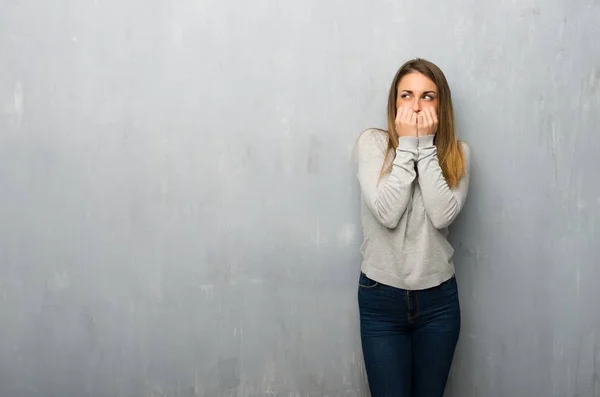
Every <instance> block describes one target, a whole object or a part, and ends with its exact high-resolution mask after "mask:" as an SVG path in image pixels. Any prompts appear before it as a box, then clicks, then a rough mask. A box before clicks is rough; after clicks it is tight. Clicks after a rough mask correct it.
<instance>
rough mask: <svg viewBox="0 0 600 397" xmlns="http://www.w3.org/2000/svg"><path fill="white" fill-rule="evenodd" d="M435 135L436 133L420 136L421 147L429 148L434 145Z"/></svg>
mask: <svg viewBox="0 0 600 397" xmlns="http://www.w3.org/2000/svg"><path fill="white" fill-rule="evenodd" d="M434 137H435V135H434V134H431V135H425V136H420V137H419V138H418V139H419V148H427V147H432V146H434V145H433V138H434Z"/></svg>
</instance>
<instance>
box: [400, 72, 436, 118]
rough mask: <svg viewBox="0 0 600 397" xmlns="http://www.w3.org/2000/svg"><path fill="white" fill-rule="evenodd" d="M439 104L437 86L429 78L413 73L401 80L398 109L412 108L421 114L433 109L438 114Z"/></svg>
mask: <svg viewBox="0 0 600 397" xmlns="http://www.w3.org/2000/svg"><path fill="white" fill-rule="evenodd" d="M438 104H439V100H438V91H437V86H436V85H435V83H434V82H433V81H431V80H430V79H429V78H428V77H427V76H425V75H423V74H421V73H417V72H412V73H409V74H407V75H405V76H404V77H402V79H400V82H399V83H398V96H397V97H396V109H398V108H400V107H405V108H411V109H412V110H413V111H415V112H417V113H419V112H420V111H421V110H423V109H425V108H429V107H433V108H435V110H436V112H437V110H438Z"/></svg>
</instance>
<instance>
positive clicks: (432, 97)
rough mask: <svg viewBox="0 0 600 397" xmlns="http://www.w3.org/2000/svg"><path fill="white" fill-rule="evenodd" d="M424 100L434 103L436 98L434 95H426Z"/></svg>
mask: <svg viewBox="0 0 600 397" xmlns="http://www.w3.org/2000/svg"><path fill="white" fill-rule="evenodd" d="M423 98H425V99H427V100H428V101H433V99H434V96H433V95H429V94H427V95H425V96H424V97H423Z"/></svg>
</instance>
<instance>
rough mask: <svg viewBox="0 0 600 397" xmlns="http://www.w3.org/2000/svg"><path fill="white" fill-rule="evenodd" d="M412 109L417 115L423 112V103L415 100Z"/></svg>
mask: <svg viewBox="0 0 600 397" xmlns="http://www.w3.org/2000/svg"><path fill="white" fill-rule="evenodd" d="M412 109H413V111H414V112H416V113H419V112H420V111H421V102H420V101H419V99H418V98H415V100H414V101H413V106H412Z"/></svg>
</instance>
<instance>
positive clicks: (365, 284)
mask: <svg viewBox="0 0 600 397" xmlns="http://www.w3.org/2000/svg"><path fill="white" fill-rule="evenodd" d="M358 285H359V287H361V288H375V287H377V286H378V285H379V283H378V282H377V281H375V280H372V279H370V278H369V277H367V275H366V274H364V273H363V272H361V273H360V278H359V279H358Z"/></svg>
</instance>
